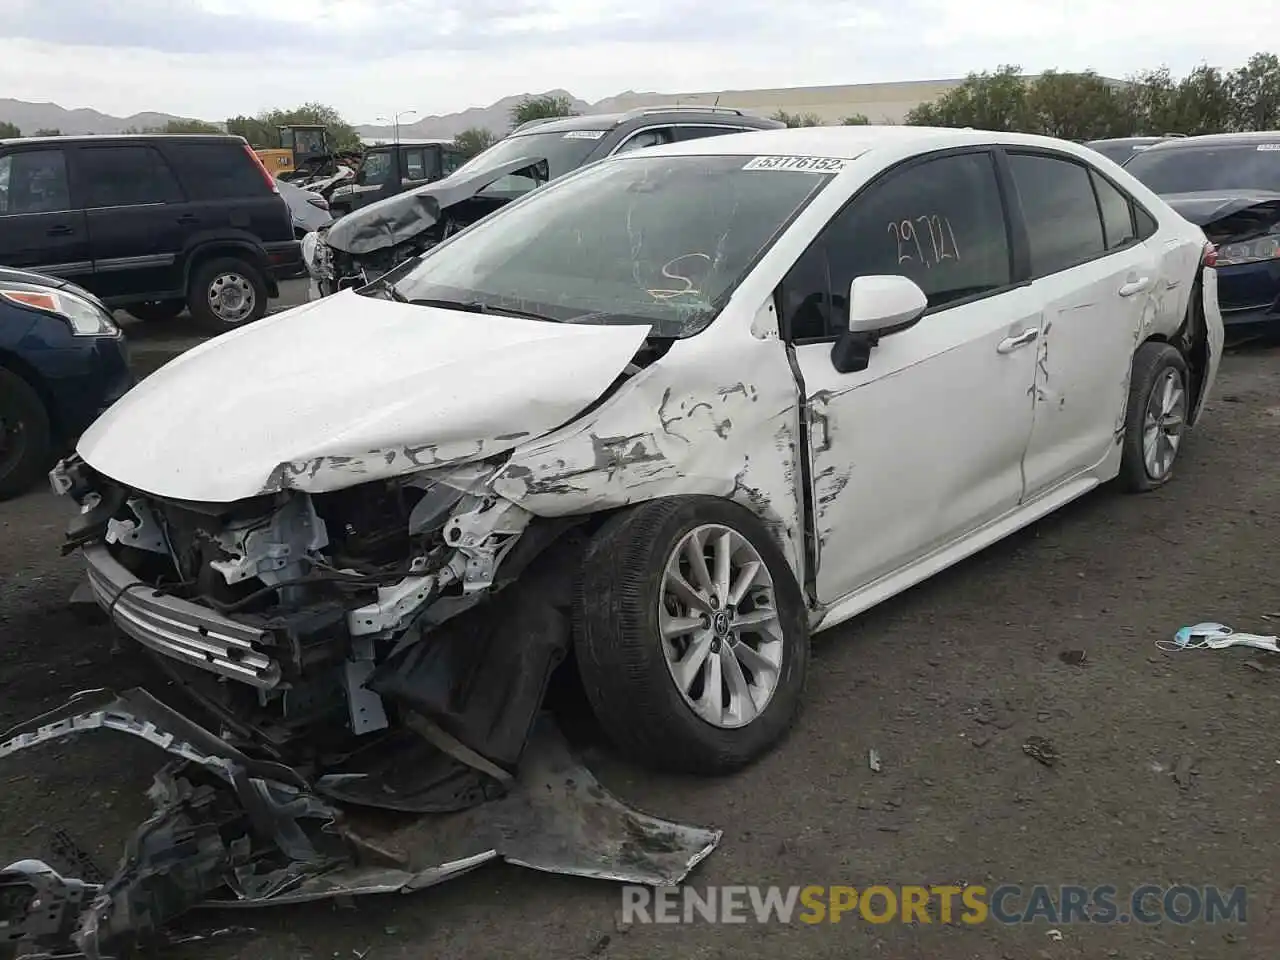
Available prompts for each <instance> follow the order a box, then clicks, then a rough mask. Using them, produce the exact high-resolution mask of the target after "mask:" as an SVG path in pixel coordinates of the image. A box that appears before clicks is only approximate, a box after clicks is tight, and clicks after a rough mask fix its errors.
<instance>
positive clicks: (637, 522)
mask: <svg viewBox="0 0 1280 960" xmlns="http://www.w3.org/2000/svg"><path fill="white" fill-rule="evenodd" d="M703 524H718V525H722V526H724V527H728V528H730V529H731V530H733V531H735V532H736V533H737V534H739V535H740V536H742V537H744V538H746V540H747V541H748V542H749V543H750V544H751V546H752V547H754V548H755V550H756V552H757V554H758V555H759V557H760V559H761V560H762V561H763V562H764V565H765V566H766V568H767V569H768V571H769V574H770V575H771V577H772V579H773V603H774V607H775V609H776V610H777V613H778V616H779V624H780V627H781V633H782V637H783V648H782V660H781V669H780V670H779V679H778V684H777V686H776V688H775V690H774V693H773V695H772V697H771V699H770V700H769V701H768V703H767V704H766V705H765V707H764V708H763V710H762V711H761V712H760V714H759V715H758V716H757V717H756V718H755V719H754V720H752V721H751V722H749V723H747V724H746V725H745V726H740V727H737V728H731V729H726V728H723V727H718V726H714V725H712V724H711V723H709V722H708V721H706V720H704V719H702V718H701V717H700V716H698V715H697V714H696V713H695V712H694V711H693V709H692V708H691V707H690V706H689V705H688V704H687V703H686V701H685V699H684V697H683V696H682V695H681V693H680V691H679V689H678V688H677V685H676V683H675V682H674V681H673V679H672V675H671V672H670V670H669V668H668V666H667V660H666V656H665V655H664V653H663V649H662V639H661V636H660V631H659V624H658V605H659V603H660V602H661V591H662V583H663V575H664V569H665V566H666V563H667V559H668V557H669V556H670V555H671V552H672V551H673V550H674V549H675V548H676V546H677V545H678V544H679V543H680V541H681V538H683V537H684V536H685V535H686V534H687V533H689V532H690V531H692V530H693V529H694V528H695V527H698V526H700V525H703ZM574 646H575V651H576V654H577V661H578V670H579V672H580V674H581V676H582V683H583V687H584V689H585V690H586V694H587V699H588V700H589V701H590V703H591V707H592V710H593V711H594V712H595V715H596V717H597V719H598V720H599V721H600V724H601V726H602V727H603V728H604V731H605V733H606V734H607V735H608V737H609V738H610V739H611V740H612V741H613V742H614V743H615V744H616V745H617V746H618V747H619V748H620V749H621V750H623V751H624V752H626V753H627V754H629V755H630V756H632V757H634V758H635V759H637V760H640V761H642V762H644V763H646V764H648V765H650V766H653V767H657V768H661V769H666V770H672V771H677V772H682V773H694V774H701V775H715V774H723V773H729V772H732V771H734V770H737V769H740V768H742V767H744V766H746V765H747V764H749V763H751V762H752V761H754V760H756V759H758V758H759V757H760V756H762V755H763V754H765V753H766V752H768V751H769V750H770V749H771V748H772V747H773V746H774V745H776V744H777V743H778V742H779V741H780V740H781V739H782V738H783V737H784V736H785V735H786V733H787V731H788V730H789V729H790V727H791V725H792V723H793V722H794V720H795V718H796V716H797V715H798V714H799V711H800V706H801V700H802V697H803V694H804V686H805V678H806V675H807V672H808V665H809V627H808V617H807V613H806V609H805V603H804V598H803V594H802V593H801V591H800V587H799V585H798V584H797V583H796V581H795V577H794V575H793V574H792V572H791V568H790V567H789V566H788V564H787V561H786V559H785V558H784V556H783V554H782V551H781V550H780V549H779V548H778V546H777V545H776V544H775V542H774V541H773V539H772V537H770V536H769V534H768V532H767V531H766V530H765V528H764V525H763V524H762V523H761V522H760V521H759V520H758V519H757V518H756V517H755V515H753V514H752V513H751V512H750V511H749V510H747V509H746V508H745V507H742V506H740V505H738V504H735V503H732V502H730V501H727V500H721V499H719V498H716V497H701V496H698V497H672V498H667V499H661V500H654V501H650V502H648V503H643V504H640V505H639V506H636V507H634V508H632V509H630V510H627V511H625V512H623V513H621V514H618V515H617V516H616V517H613V518H611V519H610V520H609V521H608V522H607V523H606V524H605V525H604V526H603V527H602V528H601V529H600V531H599V532H598V533H597V534H596V536H595V538H594V539H593V540H592V542H591V544H590V545H589V547H588V548H587V551H586V556H585V557H584V559H583V566H582V571H581V574H580V576H579V578H578V583H577V588H576V591H575V597H574Z"/></svg>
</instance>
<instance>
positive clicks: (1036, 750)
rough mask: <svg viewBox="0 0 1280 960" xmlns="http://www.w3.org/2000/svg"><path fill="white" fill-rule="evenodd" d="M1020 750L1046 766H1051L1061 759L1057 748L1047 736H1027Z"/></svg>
mask: <svg viewBox="0 0 1280 960" xmlns="http://www.w3.org/2000/svg"><path fill="white" fill-rule="evenodd" d="M1022 752H1023V753H1025V754H1026V755H1027V756H1028V757H1030V758H1031V759H1032V760H1037V761H1039V762H1040V763H1043V764H1044V765H1045V766H1046V767H1052V766H1053V765H1054V764H1056V763H1057V762H1058V760H1059V759H1061V757H1060V755H1059V753H1058V748H1057V747H1055V746H1054V745H1053V743H1052V741H1050V740H1049V739H1048V738H1047V737H1027V739H1026V740H1025V741H1024V742H1023V744H1022Z"/></svg>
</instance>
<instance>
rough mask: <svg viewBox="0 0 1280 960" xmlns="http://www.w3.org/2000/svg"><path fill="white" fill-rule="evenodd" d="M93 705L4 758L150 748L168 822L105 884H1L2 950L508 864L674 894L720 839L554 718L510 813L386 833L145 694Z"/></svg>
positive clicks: (33, 730)
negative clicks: (623, 795)
mask: <svg viewBox="0 0 1280 960" xmlns="http://www.w3.org/2000/svg"><path fill="white" fill-rule="evenodd" d="M93 696H94V702H92V703H91V702H90V700H89V699H88V698H86V697H80V698H73V700H72V701H70V702H69V703H68V704H66V705H65V706H64V707H63V708H62V709H61V710H60V711H58V712H57V713H56V714H54V715H49V714H46V715H44V716H42V717H40V718H38V720H37V721H32V722H31V723H30V724H27V725H26V726H25V727H24V728H21V732H18V733H17V735H16V736H13V737H12V738H11V739H9V740H7V741H6V742H4V743H0V759H4V758H5V757H8V756H11V755H12V754H15V753H19V752H21V751H24V750H27V749H30V748H33V747H36V746H40V745H42V744H44V743H48V742H51V741H55V740H62V739H65V738H68V737H72V736H76V735H78V734H81V733H86V732H90V731H96V730H113V731H115V732H117V733H123V734H127V735H130V736H134V737H138V738H140V739H143V740H146V741H148V742H149V743H152V744H153V745H155V746H157V747H159V748H160V749H162V750H164V751H165V752H166V753H168V754H169V755H170V756H171V757H172V758H173V760H172V761H171V762H170V763H169V764H168V765H167V766H165V767H164V768H163V769H162V770H161V771H160V772H159V773H158V774H157V775H156V781H155V786H154V787H153V788H152V790H151V793H150V795H151V799H152V801H153V802H154V804H155V808H156V810H155V814H154V816H152V817H151V818H150V819H149V820H148V821H147V822H146V823H144V824H143V825H142V826H141V827H139V828H138V831H137V832H136V833H135V835H134V837H133V838H132V840H131V841H130V843H129V845H128V847H127V848H126V853H125V856H124V858H123V860H122V862H121V864H120V867H119V869H118V870H117V872H116V874H115V876H113V877H111V878H110V879H109V880H107V881H106V882H105V883H101V884H98V883H90V882H87V881H80V880H71V879H66V878H64V877H62V876H61V875H59V874H58V873H57V872H56V871H54V870H53V869H52V868H50V867H48V866H47V865H45V864H43V863H42V862H41V861H34V860H26V861H18V862H17V863H14V864H12V865H11V866H10V867H9V868H7V869H5V870H3V871H0V893H4V894H5V898H4V902H5V903H6V904H9V905H11V906H10V908H9V914H8V915H7V916H4V917H0V944H3V943H6V942H8V943H18V942H23V943H31V944H34V945H37V946H40V947H45V948H49V949H68V948H71V949H77V950H80V951H82V952H83V953H84V954H85V955H86V956H89V957H100V956H102V954H103V952H104V951H107V950H114V949H116V948H117V947H121V946H126V945H127V944H128V943H130V942H134V941H137V940H138V939H140V938H141V939H145V938H147V937H148V936H150V935H153V934H155V933H156V932H158V931H159V930H160V929H161V928H162V927H163V926H164V925H165V924H166V923H167V922H169V921H170V920H172V919H174V918H175V917H177V916H178V915H180V914H182V913H184V912H186V911H187V910H190V909H192V908H194V907H197V906H202V905H206V906H223V907H233V906H240V907H256V906H269V905H274V904H285V903H298V902H302V901H309V900H320V899H325V898H330V897H335V896H339V895H356V894H372V893H397V892H399V893H406V892H412V891H415V890H420V889H423V888H425V887H428V886H432V885H434V884H436V883H440V882H442V881H444V880H448V879H451V878H453V877H456V876H459V875H461V874H463V873H466V872H468V871H470V870H472V869H475V868H476V867H478V866H480V865H482V864H484V863H486V862H488V861H491V860H499V859H500V860H506V861H507V862H508V863H512V864H516V865H518V866H524V867H528V868H531V869H534V870H542V871H546V872H550V873H561V874H567V875H571V876H581V877H592V878H598V879H605V880H616V881H621V882H625V883H636V884H647V885H654V886H667V885H672V884H676V883H679V882H680V881H681V880H683V878H684V877H685V876H686V875H687V874H688V873H689V871H690V870H692V869H693V867H694V866H696V865H697V864H698V863H699V862H700V861H702V860H703V859H704V858H705V857H707V856H708V855H709V854H710V853H711V852H712V850H714V849H715V847H716V845H717V844H718V843H719V840H720V836H721V834H720V831H718V830H709V829H704V828H699V827H690V826H685V825H681V824H677V823H672V822H670V821H667V820H661V819H658V818H655V817H650V816H647V815H646V814H642V813H639V812H638V811H635V810H633V809H631V808H629V807H627V806H626V805H625V804H623V803H621V802H620V801H619V800H617V799H616V798H615V797H613V796H612V795H611V794H609V793H608V792H606V791H605V790H604V788H603V787H601V786H600V784H599V783H598V782H597V781H596V779H595V778H594V777H593V776H592V775H591V773H590V772H589V771H588V770H586V769H585V768H584V767H583V766H581V765H580V764H579V763H578V762H577V761H576V760H574V759H573V757H572V756H571V754H570V751H569V748H568V746H567V745H566V744H565V742H564V740H563V739H562V738H561V736H560V735H559V732H558V731H557V730H556V728H555V726H554V725H553V724H552V723H551V722H550V721H549V720H547V719H546V718H543V719H542V720H541V721H540V722H539V723H538V724H536V725H535V728H534V731H533V735H532V736H531V738H530V741H529V744H528V748H527V749H526V751H525V755H524V757H523V759H522V762H521V765H520V770H519V772H518V773H517V774H516V776H515V777H514V778H513V779H512V780H510V781H509V782H508V783H507V785H506V786H507V792H506V794H505V796H503V797H502V798H501V799H499V800H495V801H492V802H490V803H487V804H484V805H482V806H479V807H475V808H473V809H471V810H468V811H466V812H464V813H459V814H453V815H448V816H433V817H420V818H417V819H414V820H412V821H411V822H409V823H408V824H407V825H401V826H398V827H388V826H386V825H385V821H382V820H379V819H365V818H364V817H362V814H361V811H360V809H359V808H352V809H346V810H344V809H342V808H341V807H340V806H339V805H337V804H336V803H334V802H333V801H332V800H331V799H330V798H328V797H326V796H323V795H322V793H323V791H322V790H321V789H320V787H319V786H318V785H313V784H311V783H309V782H308V781H307V779H306V778H304V777H303V776H302V775H301V774H300V773H299V772H298V771H296V770H294V769H292V768H290V767H286V766H283V765H281V764H277V763H272V762H268V761H262V760H257V759H254V758H251V757H249V756H247V755H246V754H245V753H243V752H242V751H240V750H238V749H237V748H236V747H234V746H232V745H231V744H230V743H228V742H226V741H225V740H223V739H222V738H220V737H217V736H215V735H214V734H212V733H210V732H209V731H207V730H205V729H204V728H203V727H201V726H199V725H198V724H196V723H194V722H193V721H191V720H189V719H187V718H186V717H184V716H183V715H181V714H180V713H178V712H177V711H175V710H173V709H172V708H171V707H168V706H166V705H165V704H163V703H161V702H160V701H158V700H156V699H155V698H154V697H152V696H150V695H149V694H147V693H146V692H144V691H142V690H132V691H129V692H127V693H125V694H122V695H119V696H117V695H115V694H110V693H108V692H107V691H99V692H97V693H96V694H94V695H93ZM51 716H52V717H53V718H52V719H51ZM11 733H12V731H11ZM24 890H26V891H29V894H28V895H27V896H26V897H25V899H24V897H23V891H24ZM15 891H16V893H15Z"/></svg>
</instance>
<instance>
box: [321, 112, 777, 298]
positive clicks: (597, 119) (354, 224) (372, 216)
mask: <svg viewBox="0 0 1280 960" xmlns="http://www.w3.org/2000/svg"><path fill="white" fill-rule="evenodd" d="M782 126H785V124H783V123H782V122H780V121H778V120H770V119H766V118H764V117H758V116H754V115H752V114H749V113H744V112H743V111H741V110H737V109H734V108H732V107H709V106H667V107H644V108H641V109H638V110H631V111H629V112H627V113H598V114H593V115H588V116H582V117H556V118H551V119H546V120H533V121H530V122H529V123H526V124H523V125H521V126H520V127H517V128H516V129H515V130H513V131H512V132H511V134H510V135H509V136H507V137H505V138H504V139H502V140H499V141H498V142H497V143H495V144H494V145H493V146H491V147H490V148H489V149H488V150H485V151H484V152H483V153H480V154H478V155H476V156H475V157H472V158H471V159H470V160H469V161H467V162H466V163H464V164H463V165H462V166H461V167H459V168H458V169H457V170H455V171H454V172H453V173H452V174H451V175H450V176H447V177H445V178H444V179H443V180H437V181H436V182H435V183H430V184H427V185H426V186H422V187H417V188H415V189H412V190H408V191H406V192H404V193H401V194H397V195H396V196H393V197H387V198H386V199H385V200H380V201H378V202H376V203H371V204H369V205H368V206H367V207H362V208H360V209H359V210H356V211H354V212H352V213H349V214H347V215H346V216H343V217H340V218H339V219H338V220H335V221H334V223H333V224H332V225H330V226H328V227H325V228H322V229H321V230H320V231H318V234H317V236H316V237H314V238H311V239H309V240H308V241H306V242H305V244H304V246H306V247H307V248H308V250H309V253H308V263H307V268H308V270H310V272H311V276H312V280H313V284H312V296H313V297H314V296H316V295H320V296H326V295H328V294H331V293H335V292H337V291H338V290H341V289H344V288H346V287H356V286H362V285H363V284H365V283H367V282H369V281H371V280H374V279H376V278H377V277H379V276H381V275H382V274H384V273H386V272H387V271H388V270H391V269H392V268H393V267H395V266H396V265H397V264H400V263H403V262H404V261H405V260H408V259H409V258H410V257H412V256H414V255H416V254H419V253H422V252H424V251H426V250H428V249H430V248H431V247H432V246H434V245H435V244H436V243H438V242H439V241H440V240H442V239H444V237H446V236H448V235H449V234H451V233H453V232H455V231H457V230H460V229H462V228H463V227H466V226H469V225H470V224H472V223H474V222H476V221H477V220H479V219H480V218H481V217H483V216H485V215H487V214H489V213H491V212H492V211H494V210H496V209H498V207H501V206H505V205H506V204H508V203H510V202H511V201H512V200H515V199H517V198H519V197H522V196H524V194H526V193H528V192H529V191H530V190H533V189H535V188H536V187H539V186H541V185H542V184H544V183H546V182H547V181H549V180H554V179H556V178H557V177H561V176H564V175H565V174H566V173H570V172H571V171H573V170H577V169H578V168H579V167H582V166H585V165H586V164H588V163H593V162H594V161H596V160H600V159H602V158H604V157H608V156H611V155H613V154H615V153H622V152H624V151H627V150H639V149H642V148H644V147H654V146H658V145H659V144H664V143H674V142H678V141H681V140H698V139H701V138H703V137H716V136H723V135H724V134H729V133H744V132H746V131H748V130H771V129H774V128H777V127H782ZM313 241H314V245H312V243H313Z"/></svg>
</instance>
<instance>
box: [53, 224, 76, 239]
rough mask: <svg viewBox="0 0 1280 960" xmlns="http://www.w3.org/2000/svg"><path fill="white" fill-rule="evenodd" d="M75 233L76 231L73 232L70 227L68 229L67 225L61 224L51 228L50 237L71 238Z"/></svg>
mask: <svg viewBox="0 0 1280 960" xmlns="http://www.w3.org/2000/svg"><path fill="white" fill-rule="evenodd" d="M73 233H75V231H74V230H72V229H71V228H70V227H68V226H67V225H66V224H65V223H60V224H58V225H57V226H56V227H50V228H49V236H51V237H69V236H71V235H72V234H73Z"/></svg>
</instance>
